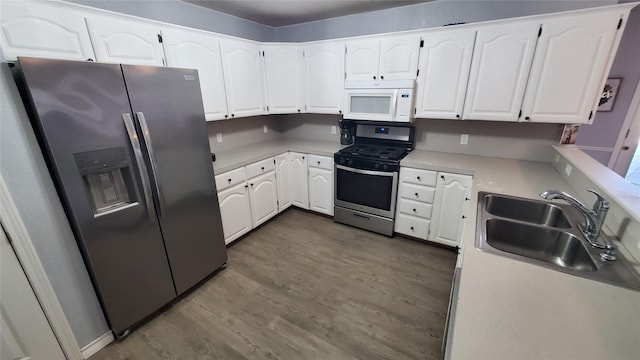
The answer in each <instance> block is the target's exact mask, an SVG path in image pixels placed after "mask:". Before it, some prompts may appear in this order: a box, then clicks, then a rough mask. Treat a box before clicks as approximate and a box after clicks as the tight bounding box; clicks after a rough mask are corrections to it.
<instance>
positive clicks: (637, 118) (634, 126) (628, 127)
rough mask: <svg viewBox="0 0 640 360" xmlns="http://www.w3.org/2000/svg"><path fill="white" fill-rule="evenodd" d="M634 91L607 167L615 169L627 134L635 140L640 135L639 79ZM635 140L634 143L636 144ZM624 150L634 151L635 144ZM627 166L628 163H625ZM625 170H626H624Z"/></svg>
mask: <svg viewBox="0 0 640 360" xmlns="http://www.w3.org/2000/svg"><path fill="white" fill-rule="evenodd" d="M635 91H636V92H635V93H634V95H633V98H632V99H631V104H629V110H628V111H627V115H626V117H625V118H624V122H623V124H622V128H621V129H620V134H618V140H617V141H616V145H615V146H614V148H613V153H612V154H611V158H609V163H608V164H607V167H608V168H609V169H612V170H614V171H615V168H616V167H617V166H619V164H618V160H620V155H621V153H622V151H623V150H622V146H623V145H624V143H625V141H626V140H627V138H628V137H629V136H632V137H635V138H636V140H637V138H638V136H639V135H640V81H638V84H637V85H636V90H635ZM637 144H638V143H637V142H636V143H635V145H636V146H637ZM624 151H631V152H634V153H635V151H636V149H635V146H634V147H633V148H629V150H624ZM626 166H627V168H628V164H627V165H626ZM625 172H626V170H625ZM620 176H622V177H624V174H620Z"/></svg>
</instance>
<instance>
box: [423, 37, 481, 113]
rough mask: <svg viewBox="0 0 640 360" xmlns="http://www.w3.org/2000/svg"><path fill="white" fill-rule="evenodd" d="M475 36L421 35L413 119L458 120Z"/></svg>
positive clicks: (462, 104)
mask: <svg viewBox="0 0 640 360" xmlns="http://www.w3.org/2000/svg"><path fill="white" fill-rule="evenodd" d="M475 35H476V33H475V30H466V31H447V30H445V31H439V32H432V33H427V34H425V35H424V36H423V47H422V49H421V53H420V65H419V69H420V71H419V74H418V81H417V89H416V94H417V95H416V115H415V116H416V117H422V118H432V119H459V118H460V116H461V114H462V109H463V106H464V98H465V91H466V90H467V80H468V78H469V77H468V74H469V67H470V66H471V57H472V53H473V42H474V39H475Z"/></svg>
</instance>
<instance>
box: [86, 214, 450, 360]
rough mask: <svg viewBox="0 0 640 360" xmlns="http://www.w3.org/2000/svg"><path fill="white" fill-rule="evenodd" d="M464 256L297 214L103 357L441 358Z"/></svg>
mask: <svg viewBox="0 0 640 360" xmlns="http://www.w3.org/2000/svg"><path fill="white" fill-rule="evenodd" d="M455 259H456V255H455V253H454V252H453V251H452V250H448V249H443V248H439V247H436V246H432V245H429V244H424V243H420V242H416V241H412V240H408V239H404V238H400V237H397V236H396V237H394V238H388V237H386V236H382V235H377V234H374V233H371V232H368V231H364V230H359V229H356V228H352V227H349V226H345V225H341V224H336V223H334V222H333V220H332V219H329V218H325V217H322V216H318V215H314V214H312V213H307V212H304V211H300V210H297V209H291V210H287V211H286V212H285V213H283V214H281V215H279V216H278V217H277V218H275V219H273V220H272V221H270V222H268V223H267V224H265V225H264V226H262V227H261V228H260V229H258V230H257V231H255V232H254V233H251V234H250V235H248V236H246V237H245V238H244V239H242V240H240V241H238V242H237V243H236V244H234V245H233V246H231V247H230V248H229V265H228V267H227V269H225V270H223V271H221V272H219V273H218V274H217V275H216V276H214V277H213V278H211V279H210V280H208V281H207V282H205V283H204V284H202V286H200V287H199V288H198V289H196V290H195V291H193V292H192V293H190V294H189V295H188V296H186V297H184V298H183V299H182V300H181V301H179V302H177V303H176V304H174V305H173V306H172V307H170V308H169V309H167V310H166V311H165V312H164V313H162V314H160V315H158V316H157V317H155V318H154V319H152V320H151V321H149V322H148V323H146V324H144V325H143V326H142V327H140V328H138V329H137V330H135V331H134V332H133V333H132V334H131V335H129V337H128V338H126V339H125V340H123V341H121V342H114V343H112V344H110V345H109V346H107V347H105V348H104V349H102V350H101V351H99V352H98V353H97V354H96V355H94V356H92V357H91V360H103V359H145V360H147V359H394V360H400V359H440V358H442V354H441V352H440V345H441V341H442V335H443V331H444V324H445V318H446V312H447V306H448V301H449V291H450V287H451V280H452V276H453V269H454V267H455Z"/></svg>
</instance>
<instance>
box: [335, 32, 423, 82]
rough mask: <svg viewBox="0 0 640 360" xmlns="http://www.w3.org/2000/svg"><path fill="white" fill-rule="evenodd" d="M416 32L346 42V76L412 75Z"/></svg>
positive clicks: (417, 45) (415, 66)
mask: <svg viewBox="0 0 640 360" xmlns="http://www.w3.org/2000/svg"><path fill="white" fill-rule="evenodd" d="M419 51H420V36H419V35H403V36H385V37H376V38H374V39H367V40H357V41H351V42H348V43H347V55H346V79H347V80H398V79H415V78H416V75H417V74H416V73H417V70H418V53H419Z"/></svg>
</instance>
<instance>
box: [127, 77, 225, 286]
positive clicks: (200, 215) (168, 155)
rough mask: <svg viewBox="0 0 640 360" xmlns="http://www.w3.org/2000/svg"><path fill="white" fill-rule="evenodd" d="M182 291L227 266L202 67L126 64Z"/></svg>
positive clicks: (176, 279) (163, 226)
mask: <svg viewBox="0 0 640 360" xmlns="http://www.w3.org/2000/svg"><path fill="white" fill-rule="evenodd" d="M122 71H123V73H124V78H125V83H126V86H127V90H128V93H129V99H130V101H131V107H132V109H133V112H134V114H135V116H136V120H137V122H138V126H139V127H140V129H141V130H142V133H143V135H144V136H143V141H144V144H145V146H144V147H145V149H146V151H147V156H148V162H149V164H148V165H149V166H148V169H149V173H150V177H151V179H152V181H151V182H152V185H153V188H154V194H155V200H156V204H157V207H158V218H159V220H160V227H161V229H162V234H163V236H164V242H165V246H166V249H167V254H168V256H169V263H170V265H171V271H172V273H173V280H174V284H175V287H176V290H177V292H178V294H180V293H182V292H184V291H185V290H187V289H189V288H190V287H192V286H193V285H195V284H197V283H198V282H199V281H201V280H202V279H204V278H205V277H206V276H207V275H209V274H211V273H212V272H213V271H215V270H216V269H218V268H219V267H220V266H221V265H223V264H224V263H226V261H227V252H226V247H225V244H224V236H223V233H222V220H221V219H220V208H219V207H218V196H217V194H216V188H215V180H214V177H213V166H212V164H211V151H210V148H209V138H208V135H207V134H208V132H207V126H206V123H205V117H204V110H203V108H202V97H201V93H200V84H199V81H198V72H197V71H196V70H186V69H174V68H160V67H149V66H131V65H122Z"/></svg>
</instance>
